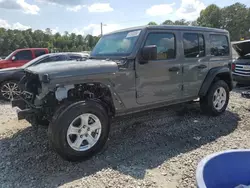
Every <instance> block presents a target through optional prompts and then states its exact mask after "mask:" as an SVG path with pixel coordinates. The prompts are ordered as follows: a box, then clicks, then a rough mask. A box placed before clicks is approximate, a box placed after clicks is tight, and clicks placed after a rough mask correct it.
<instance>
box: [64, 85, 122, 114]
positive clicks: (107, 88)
mask: <svg viewBox="0 0 250 188" xmlns="http://www.w3.org/2000/svg"><path fill="white" fill-rule="evenodd" d="M79 85H81V86H83V87H82V88H83V89H82V90H81V91H79V90H77V88H78V86H79ZM68 86H69V87H68ZM85 86H95V90H91V93H92V92H93V93H94V94H97V93H99V94H100V93H102V92H105V96H104V95H103V97H102V98H101V99H100V98H95V97H93V98H88V100H93V101H96V102H99V103H101V104H102V105H103V106H104V107H105V108H107V109H108V112H109V114H110V115H112V116H114V115H115V113H116V111H117V110H119V109H120V108H123V103H122V101H121V99H120V97H119V95H118V94H117V93H116V92H115V89H114V88H113V85H112V83H110V82H102V81H84V82H79V83H77V84H75V83H74V84H73V83H72V84H67V85H64V87H65V88H67V87H68V88H69V89H68V90H67V99H75V100H76V101H77V100H85V99H82V98H78V97H77V96H74V97H76V98H74V97H73V98H71V93H72V91H73V93H82V94H83V93H84V92H85V91H89V90H84V88H87V87H85ZM95 92H96V93H95ZM78 96H79V95H78ZM95 96H96V95H95Z"/></svg>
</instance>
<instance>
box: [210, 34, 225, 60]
mask: <svg viewBox="0 0 250 188" xmlns="http://www.w3.org/2000/svg"><path fill="white" fill-rule="evenodd" d="M210 41H211V49H210V51H211V55H213V56H227V55H229V43H228V38H227V36H225V35H217V34H216V35H214V34H212V35H210Z"/></svg>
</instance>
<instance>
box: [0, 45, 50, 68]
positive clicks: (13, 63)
mask: <svg viewBox="0 0 250 188" xmlns="http://www.w3.org/2000/svg"><path fill="white" fill-rule="evenodd" d="M47 53H49V50H48V49H47V48H25V49H17V50H15V51H14V52H12V53H11V54H10V55H8V56H7V57H6V58H5V59H4V60H0V69H4V68H10V67H20V66H22V65H24V64H25V63H28V62H29V61H30V60H32V59H35V58H37V57H39V56H40V55H43V54H47Z"/></svg>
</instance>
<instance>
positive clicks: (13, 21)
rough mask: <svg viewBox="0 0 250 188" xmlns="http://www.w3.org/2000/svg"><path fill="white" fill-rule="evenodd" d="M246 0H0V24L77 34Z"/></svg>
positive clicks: (188, 15)
mask: <svg viewBox="0 0 250 188" xmlns="http://www.w3.org/2000/svg"><path fill="white" fill-rule="evenodd" d="M248 1H249V0H239V1H234V0H233V1H229V0H219V1H218V0H217V1H216V0H177V1H173V0H154V1H153V0H126V1H123V0H0V27H5V28H10V29H27V28H32V29H41V30H44V29H46V28H51V29H52V31H53V33H55V32H61V33H63V32H64V31H68V32H70V33H71V32H75V33H77V34H83V35H86V34H92V35H99V34H100V23H101V22H103V23H104V24H106V26H104V27H103V30H104V33H107V32H111V31H113V30H116V29H120V28H126V27H132V26H138V25H145V24H147V23H148V22H150V21H155V22H157V23H162V22H163V21H165V20H167V19H170V20H176V19H182V18H184V19H186V20H195V19H196V18H197V17H198V16H199V13H200V11H201V10H202V9H204V8H205V7H206V6H208V5H209V4H212V3H215V4H217V5H218V6H220V7H223V6H227V5H230V4H233V3H235V2H241V3H244V4H247V2H248Z"/></svg>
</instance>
